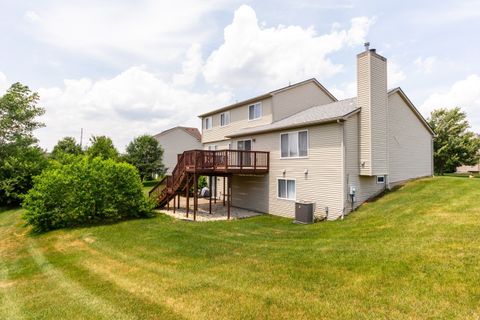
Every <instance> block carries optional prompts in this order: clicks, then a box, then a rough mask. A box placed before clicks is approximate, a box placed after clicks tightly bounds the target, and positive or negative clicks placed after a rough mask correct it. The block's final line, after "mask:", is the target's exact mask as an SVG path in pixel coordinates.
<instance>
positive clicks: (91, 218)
mask: <svg viewBox="0 0 480 320" xmlns="http://www.w3.org/2000/svg"><path fill="white" fill-rule="evenodd" d="M23 207H24V208H25V209H26V212H25V214H24V219H25V220H26V221H27V224H29V225H32V226H33V228H34V230H35V231H39V232H42V231H47V230H52V229H57V228H64V227H71V226H79V225H88V224H93V223H98V222H105V221H116V220H120V219H124V218H128V217H146V216H148V215H150V214H151V212H152V206H151V203H150V202H149V201H148V200H147V199H146V198H145V196H144V195H143V192H142V183H141V181H140V177H139V176H138V172H137V170H136V169H135V167H133V166H132V165H130V164H128V163H118V162H115V161H114V160H111V159H109V160H102V159H100V158H93V159H92V158H89V157H82V156H79V157H76V159H75V160H74V161H72V162H71V163H68V164H63V165H62V164H57V165H55V166H53V167H52V168H51V169H49V170H45V171H44V172H43V173H42V174H41V175H39V176H37V177H35V179H34V187H33V188H32V189H31V190H30V191H29V192H28V194H27V195H26V197H25V200H24V202H23Z"/></svg>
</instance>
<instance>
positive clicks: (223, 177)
mask: <svg viewBox="0 0 480 320" xmlns="http://www.w3.org/2000/svg"><path fill="white" fill-rule="evenodd" d="M225 179H227V177H226V176H225V177H223V206H224V207H225Z"/></svg>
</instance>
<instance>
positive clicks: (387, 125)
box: [160, 46, 434, 220]
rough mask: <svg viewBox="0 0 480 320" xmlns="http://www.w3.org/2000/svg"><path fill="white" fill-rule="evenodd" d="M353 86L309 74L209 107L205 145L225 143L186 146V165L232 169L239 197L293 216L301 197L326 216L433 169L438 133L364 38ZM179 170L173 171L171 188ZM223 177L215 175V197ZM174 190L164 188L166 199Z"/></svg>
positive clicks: (248, 205) (247, 204)
mask: <svg viewBox="0 0 480 320" xmlns="http://www.w3.org/2000/svg"><path fill="white" fill-rule="evenodd" d="M357 92H358V97H354V98H350V99H345V100H341V101H338V100H337V99H336V98H335V97H334V96H333V95H332V94H331V93H330V92H329V91H328V90H327V89H326V88H325V87H323V86H322V85H321V84H320V83H319V82H318V81H317V80H316V79H309V80H306V81H303V82H300V83H297V84H293V85H290V86H288V87H285V88H281V89H278V90H275V91H272V92H269V93H266V94H263V95H260V96H257V97H254V98H251V99H248V100H245V101H242V102H238V103H235V104H232V105H229V106H226V107H223V108H220V109H217V110H213V111H210V112H208V113H204V114H202V115H200V116H199V117H200V118H201V120H202V143H203V148H204V150H223V149H229V150H226V151H215V152H211V151H204V152H203V154H202V153H199V152H195V153H190V154H185V158H184V159H182V161H183V162H182V163H184V164H182V166H184V165H185V164H186V167H185V170H191V168H194V167H198V163H200V164H202V166H203V167H201V170H203V172H204V173H205V172H207V173H208V172H210V173H209V174H210V175H217V176H219V177H220V176H226V177H228V180H229V181H228V182H229V183H228V184H227V190H231V191H230V194H231V198H232V201H231V202H228V197H227V202H228V203H231V204H232V205H233V206H236V207H240V208H245V209H250V210H255V211H259V212H266V213H270V214H275V215H281V216H286V217H293V216H294V212H295V202H296V201H308V202H313V203H314V204H315V211H316V213H318V214H326V215H327V218H328V219H329V220H334V219H337V218H339V217H341V216H343V215H345V214H348V213H349V212H350V211H351V210H353V209H354V208H356V207H357V206H359V205H360V204H362V203H363V202H365V201H366V200H368V199H370V198H372V197H374V196H376V195H378V194H379V193H381V192H382V191H383V190H385V189H386V188H389V187H392V186H394V185H396V184H401V183H403V182H405V181H408V180H410V179H415V178H419V177H427V176H432V175H433V136H434V133H433V131H432V129H431V128H430V127H429V126H428V124H427V122H426V121H425V119H424V118H423V117H422V116H421V114H420V113H419V112H418V110H417V109H416V108H415V106H414V105H413V103H412V102H411V101H410V100H409V98H408V97H407V96H406V94H405V93H404V92H403V91H402V89H400V88H395V89H392V90H387V61H386V59H385V58H384V57H382V56H380V55H379V54H377V53H376V52H375V49H371V50H369V49H368V46H367V49H366V50H365V51H364V52H362V53H360V54H358V55H357ZM238 150H253V151H252V152H248V151H247V152H239V151H238ZM260 151H268V152H269V156H268V158H267V161H266V162H265V161H264V160H262V161H263V162H262V164H265V163H267V170H266V171H262V172H261V173H259V171H255V165H254V164H252V163H255V164H258V161H259V160H257V159H264V158H261V157H260V156H264V154H260ZM240 154H241V155H240ZM193 157H195V159H197V160H196V162H195V165H193V163H194V162H193V160H191V159H193ZM239 157H242V158H240V159H239ZM232 161H233V162H232ZM225 164H227V165H225ZM212 168H214V169H212ZM246 168H247V169H246ZM195 170H197V169H195ZM195 172H200V171H199V170H197V171H195ZM222 172H223V174H222ZM204 173H200V174H204ZM217 173H218V174H217ZM197 175H198V173H197ZM183 177H184V176H182V175H178V177H172V179H171V181H170V182H169V183H170V186H173V189H169V190H174V189H175V188H176V186H181V185H182V182H181V181H180V179H185V178H183ZM188 177H189V176H188V175H187V178H186V179H187V181H190V180H188V179H189V178H188ZM190 179H191V178H190ZM223 179H224V178H217V179H216V180H214V181H217V183H216V184H214V187H215V185H217V186H219V187H218V188H217V189H219V191H218V192H216V191H214V192H213V193H214V194H216V195H217V196H218V195H222V193H223V190H224V188H225V187H224V186H223V188H222V187H220V186H221V185H223V183H222V180H223ZM225 180H227V179H225ZM175 181H177V182H175ZM219 182H220V184H218V183H219ZM183 185H185V183H184V182H183ZM187 185H189V184H188V183H187ZM228 186H231V189H229V187H228ZM179 188H180V187H179ZM227 193H228V191H227ZM177 194H179V193H177ZM173 195H174V194H173V193H172V194H168V192H166V191H165V192H164V193H163V194H162V195H161V197H163V198H162V199H164V200H163V202H161V204H160V205H163V204H165V203H167V202H168V201H170V200H169V199H173V198H174V197H173ZM161 197H160V198H161ZM165 199H166V200H165Z"/></svg>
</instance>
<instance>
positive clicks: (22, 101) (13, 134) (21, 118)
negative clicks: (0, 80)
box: [0, 82, 45, 147]
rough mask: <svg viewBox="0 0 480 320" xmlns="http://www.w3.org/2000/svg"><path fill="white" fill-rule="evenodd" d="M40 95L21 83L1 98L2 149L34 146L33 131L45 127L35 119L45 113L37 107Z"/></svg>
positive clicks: (0, 128)
mask: <svg viewBox="0 0 480 320" xmlns="http://www.w3.org/2000/svg"><path fill="white" fill-rule="evenodd" d="M38 99H39V95H38V93H36V92H32V91H30V89H29V88H28V87H27V86H24V85H22V84H21V83H18V82H17V83H14V84H13V85H12V86H11V87H10V89H8V90H7V92H6V93H5V95H4V96H3V97H1V98H0V147H1V146H4V145H7V144H11V143H19V142H20V141H21V142H22V144H23V145H25V144H27V145H30V144H33V143H35V142H37V139H35V138H34V136H33V130H35V129H38V128H41V127H43V126H44V124H43V123H41V122H39V121H36V120H35V119H36V118H37V117H39V116H41V115H43V114H44V113H45V110H44V109H43V108H41V107H39V106H37V103H38Z"/></svg>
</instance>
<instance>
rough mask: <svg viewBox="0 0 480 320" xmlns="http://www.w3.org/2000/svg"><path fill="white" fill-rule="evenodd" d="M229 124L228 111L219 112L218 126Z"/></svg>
mask: <svg viewBox="0 0 480 320" xmlns="http://www.w3.org/2000/svg"><path fill="white" fill-rule="evenodd" d="M229 124H230V111H227V112H223V113H220V127H224V126H228V125H229Z"/></svg>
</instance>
